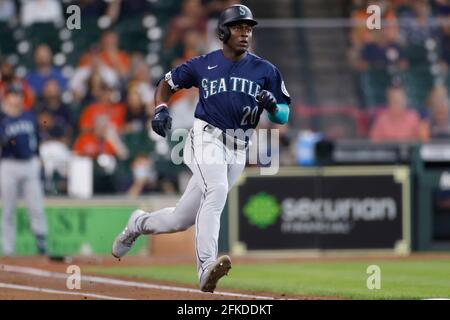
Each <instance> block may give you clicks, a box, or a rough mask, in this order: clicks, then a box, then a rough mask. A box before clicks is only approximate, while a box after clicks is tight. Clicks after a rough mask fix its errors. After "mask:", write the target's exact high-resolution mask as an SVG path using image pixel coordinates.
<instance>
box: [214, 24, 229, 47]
mask: <svg viewBox="0 0 450 320" xmlns="http://www.w3.org/2000/svg"><path fill="white" fill-rule="evenodd" d="M217 31H218V35H219V39H220V41H222V42H223V43H226V42H227V41H228V39H230V29H228V27H227V26H225V25H219V27H218V30H217Z"/></svg>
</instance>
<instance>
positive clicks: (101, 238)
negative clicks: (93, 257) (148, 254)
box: [16, 206, 147, 256]
mask: <svg viewBox="0 0 450 320" xmlns="http://www.w3.org/2000/svg"><path fill="white" fill-rule="evenodd" d="M134 209H135V207H126V206H124V207H120V206H91V207H90V206H85V207H74V206H71V207H69V206H67V207H64V206H51V207H50V206H47V207H46V209H45V212H46V215H47V221H48V226H49V235H48V251H49V253H50V254H51V255H75V254H100V255H109V254H111V245H112V242H113V240H114V238H115V237H116V236H117V234H118V233H119V232H120V231H121V230H122V229H123V227H124V226H125V224H126V223H127V221H128V218H129V216H130V213H131V212H132V211H133V210H134ZM16 227H17V240H16V255H19V256H22V255H34V254H36V253H37V250H36V242H35V238H34V236H33V234H32V232H31V230H30V225H29V218H28V215H27V213H26V209H24V208H19V209H18V210H17V225H16ZM146 244H147V242H146V239H145V237H141V238H140V239H138V240H137V242H136V245H135V246H133V249H132V250H131V252H130V254H136V253H137V252H139V251H141V250H146Z"/></svg>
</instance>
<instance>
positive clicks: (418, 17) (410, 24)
mask: <svg viewBox="0 0 450 320" xmlns="http://www.w3.org/2000/svg"><path fill="white" fill-rule="evenodd" d="M409 6H410V9H409V10H404V11H402V12H401V13H400V14H399V22H400V25H401V27H400V35H401V37H402V39H403V41H404V42H405V43H407V44H413V45H424V44H425V41H426V40H428V39H430V38H433V37H435V36H436V35H437V26H436V25H435V24H433V23H432V22H431V18H432V12H431V7H430V3H429V2H428V1H427V0H412V1H411V3H409Z"/></svg>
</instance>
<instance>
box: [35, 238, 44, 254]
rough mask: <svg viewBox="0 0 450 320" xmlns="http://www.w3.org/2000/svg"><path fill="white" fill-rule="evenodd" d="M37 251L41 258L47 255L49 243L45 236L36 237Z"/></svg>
mask: <svg viewBox="0 0 450 320" xmlns="http://www.w3.org/2000/svg"><path fill="white" fill-rule="evenodd" d="M36 245H37V250H38V253H39V255H40V256H46V255H47V241H46V239H45V236H36Z"/></svg>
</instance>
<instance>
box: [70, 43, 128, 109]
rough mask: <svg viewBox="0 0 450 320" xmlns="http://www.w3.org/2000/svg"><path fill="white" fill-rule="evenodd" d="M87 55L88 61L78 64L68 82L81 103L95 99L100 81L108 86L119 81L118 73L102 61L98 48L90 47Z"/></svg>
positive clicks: (77, 100)
mask: <svg viewBox="0 0 450 320" xmlns="http://www.w3.org/2000/svg"><path fill="white" fill-rule="evenodd" d="M89 55H90V59H89V62H88V63H87V64H84V65H82V66H79V67H78V68H77V69H76V70H75V73H74V74H73V76H72V77H71V78H70V82H69V88H70V90H71V92H72V93H73V96H74V99H75V101H76V102H78V103H81V104H82V105H87V104H90V103H91V102H92V101H93V100H95V99H96V92H97V91H98V90H97V88H99V86H100V84H101V83H105V84H106V85H107V86H109V87H118V86H119V83H120V79H119V74H118V73H117V72H116V70H114V69H113V68H112V67H110V66H108V65H107V64H106V63H104V62H103V60H102V59H101V56H100V52H99V51H98V50H96V49H92V50H91V51H90V53H89Z"/></svg>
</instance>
